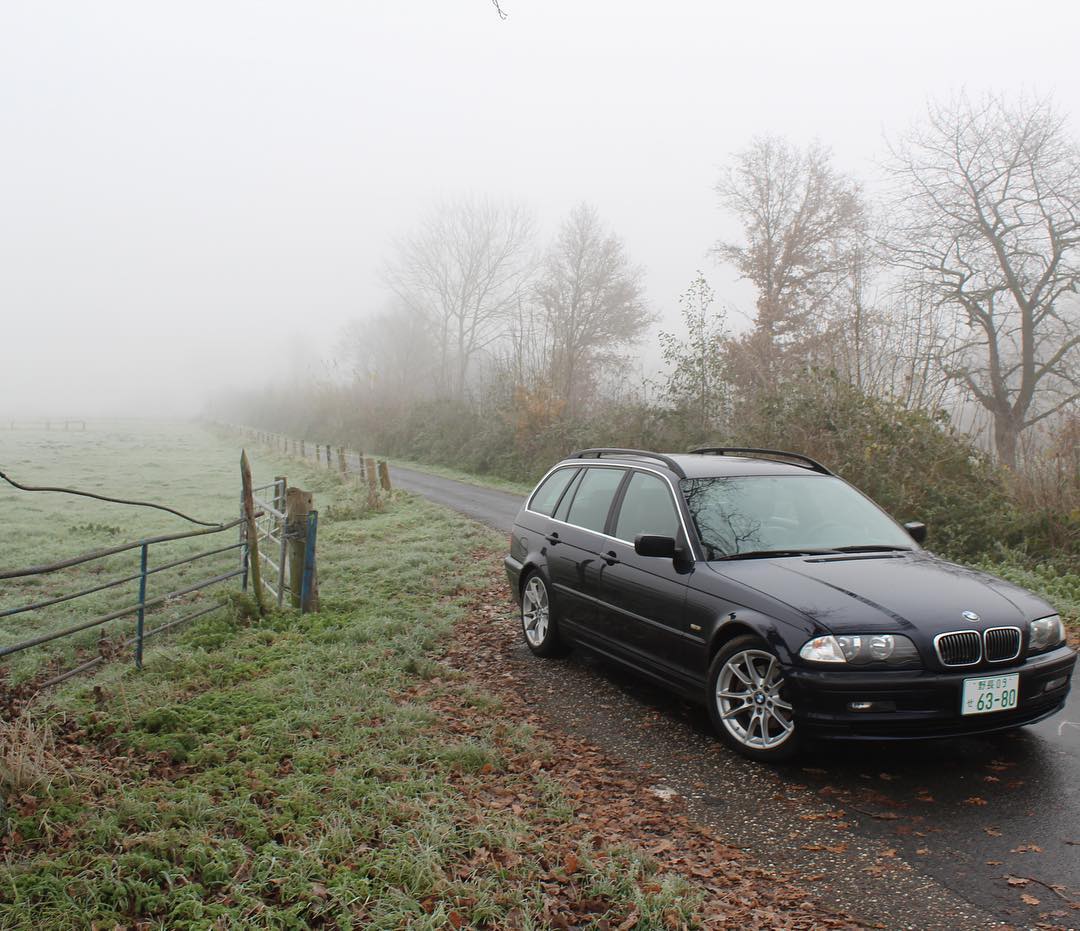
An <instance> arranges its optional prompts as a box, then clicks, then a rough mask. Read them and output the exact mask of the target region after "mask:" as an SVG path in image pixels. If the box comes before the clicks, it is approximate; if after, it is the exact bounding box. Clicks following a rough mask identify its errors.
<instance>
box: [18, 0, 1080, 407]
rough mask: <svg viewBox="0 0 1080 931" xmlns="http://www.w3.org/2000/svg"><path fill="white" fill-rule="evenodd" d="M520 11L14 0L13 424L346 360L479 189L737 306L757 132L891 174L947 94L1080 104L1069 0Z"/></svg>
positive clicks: (1074, 20)
mask: <svg viewBox="0 0 1080 931" xmlns="http://www.w3.org/2000/svg"><path fill="white" fill-rule="evenodd" d="M502 6H503V9H504V10H505V11H506V13H507V14H508V16H507V18H506V19H505V20H502V19H500V17H499V15H498V12H497V10H496V9H495V7H494V6H493V5H492V4H491V3H490V2H489V0H458V2H455V3H448V2H446V0H442V2H434V0H414V2H410V3H388V2H384V3H373V2H363V0H351V2H338V3H330V2H316V3H304V4H300V3H284V2H266V0H260V2H258V3H254V2H250V3H240V2H228V3H220V2H219V3H197V2H188V3H183V4H161V3H146V2H127V3H118V2H108V0H96V2H94V3H82V2H79V3H76V2H69V3H60V2H54V3H42V2H15V0H7V2H5V3H4V4H2V5H0V314H2V323H3V326H2V330H0V333H2V336H0V417H3V418H8V417H13V418H31V417H61V418H62V417H66V416H71V417H82V416H91V417H92V416H101V415H150V414H167V415H187V414H192V413H195V412H197V411H198V410H199V408H200V407H201V405H202V404H203V401H204V400H205V399H206V398H207V397H212V396H214V395H215V394H217V393H219V392H222V391H224V390H227V389H230V388H232V387H235V386H237V385H251V384H255V383H260V382H262V381H266V380H271V379H272V380H276V381H280V382H283V381H285V380H287V379H289V378H291V377H293V375H295V374H296V373H298V372H304V371H324V370H328V369H327V366H329V364H330V363H329V361H328V360H329V358H330V356H331V354H332V350H333V346H334V343H335V339H336V334H337V333H338V331H339V330H340V328H341V327H342V326H343V325H344V324H345V323H346V322H347V321H349V320H351V319H353V318H356V317H358V316H363V315H364V314H367V313H371V312H374V311H378V310H380V309H382V308H383V307H384V306H385V303H386V300H387V294H386V288H385V286H384V284H383V283H382V281H381V278H380V274H379V269H380V266H381V265H382V263H383V261H384V260H385V258H386V256H387V254H388V250H389V246H390V243H391V242H392V241H393V239H394V237H395V236H399V235H401V234H403V233H405V232H407V231H408V230H409V228H410V227H411V226H412V225H414V224H415V223H416V222H417V221H418V219H419V218H420V217H421V216H422V215H423V213H424V212H425V210H426V209H427V208H428V207H429V206H430V205H431V204H432V203H434V202H436V201H438V200H440V199H441V198H447V197H455V196H459V195H462V194H487V195H491V196H494V197H499V198H513V199H516V200H520V201H523V202H524V203H525V204H527V205H528V206H530V207H531V208H532V209H533V210H534V211H535V213H536V216H537V219H538V224H539V229H540V233H541V236H540V239H541V241H543V239H544V238H546V237H547V236H549V235H550V234H551V232H552V231H553V230H554V229H555V228H556V226H557V225H558V223H559V222H560V220H561V218H562V217H563V216H564V215H565V214H566V213H567V211H569V210H570V209H571V208H572V207H573V205H575V204H576V203H579V202H580V201H582V200H586V201H588V202H590V203H591V204H593V205H594V206H595V207H596V209H597V211H598V213H599V215H600V216H601V217H602V218H603V219H604V221H605V223H607V224H608V225H609V226H610V227H611V228H612V229H614V230H615V231H616V232H617V233H618V234H619V235H620V236H621V237H622V238H623V240H624V241H625V245H626V248H627V250H628V252H629V254H630V255H631V256H632V257H633V259H634V260H635V261H636V262H638V263H640V264H642V265H643V266H645V268H646V270H647V277H646V279H645V280H646V284H647V295H648V299H649V302H650V304H651V306H652V307H653V308H654V309H655V310H656V311H657V312H659V313H660V314H661V315H662V319H663V320H667V321H669V322H670V321H671V320H672V319H673V314H674V312H675V310H676V308H677V305H676V298H677V296H678V294H679V293H680V292H681V291H683V290H684V289H685V288H686V286H687V284H688V282H689V281H690V280H691V278H692V277H693V276H694V273H695V270H696V269H698V268H701V269H702V270H703V271H704V272H705V274H706V276H707V277H708V278H709V280H710V282H711V284H712V285H713V287H714V288H715V289H716V291H717V293H718V297H719V298H720V300H722V301H724V302H725V303H727V304H729V305H731V306H732V307H733V308H734V309H735V311H736V314H737V313H738V312H742V313H743V314H748V313H749V312H750V311H751V310H752V307H753V292H752V291H751V290H750V289H749V287H748V286H747V285H746V284H745V283H741V282H738V281H737V280H736V276H735V272H734V271H733V270H732V269H731V268H729V267H723V266H720V265H718V264H717V263H716V262H715V261H714V260H713V259H712V258H710V257H709V255H708V251H709V248H710V246H711V244H712V243H713V242H714V241H715V240H717V239H718V238H719V237H721V236H726V237H731V236H737V229H735V228H734V227H733V225H732V221H731V220H730V219H729V218H727V217H726V216H725V214H724V213H723V212H721V211H720V210H719V208H718V206H717V200H716V196H715V194H714V192H713V187H714V185H715V183H716V181H717V177H718V172H719V169H720V167H721V166H722V165H723V164H725V162H726V161H727V160H728V158H729V157H730V155H731V153H732V152H733V151H735V150H737V149H739V148H741V147H743V146H745V145H746V143H747V142H748V141H749V140H750V139H751V138H752V137H753V136H754V135H755V134H761V133H767V132H772V133H779V134H782V135H785V136H787V137H789V138H790V139H792V140H793V141H794V142H795V143H797V144H806V143H808V142H810V141H812V140H814V139H818V140H820V141H821V142H823V143H825V144H826V145H828V146H830V147H831V148H832V149H833V151H834V154H835V160H836V164H837V165H838V166H839V167H840V168H842V169H843V170H845V171H847V172H850V173H852V174H853V175H855V176H856V177H858V178H860V179H862V180H863V181H864V182H866V183H867V184H868V185H870V186H873V185H874V184H875V183H876V179H877V178H878V177H879V164H878V163H879V160H880V159H881V158H882V157H883V155H884V154H885V151H886V148H885V142H884V140H885V138H886V137H887V136H891V135H894V134H896V133H900V132H902V131H903V130H904V129H905V127H907V126H908V125H909V124H910V123H911V121H913V120H915V119H917V118H918V117H919V116H920V114H921V113H922V112H923V110H924V108H925V103H926V100H927V98H928V97H931V96H940V95H948V94H950V93H954V92H957V91H960V90H962V89H966V90H968V91H972V92H977V91H981V90H984V89H985V90H993V91H1010V92H1021V91H1030V92H1033V93H1048V92H1050V93H1052V94H1053V95H1054V98H1055V100H1056V102H1057V105H1058V106H1059V107H1060V108H1061V109H1062V110H1063V111H1065V112H1066V113H1072V114H1073V116H1075V113H1076V110H1077V107H1078V102H1080V69H1077V67H1076V53H1077V39H1076V37H1077V35H1078V34H1080V31H1078V27H1080V5H1077V4H1075V3H1064V2H1062V3H1042V4H1029V5H1027V6H1025V7H1023V8H1021V7H1018V6H1017V5H1016V4H1014V3H988V2H984V0H980V2H977V3H976V2H969V3H949V4H942V3H933V4H929V3H925V4H916V3H909V4H892V5H889V6H888V7H886V6H883V5H871V4H865V3H844V4H841V3H824V2H823V3H816V4H807V3H771V4H757V5H748V4H740V5H730V4H721V3H716V2H701V0H697V2H686V3H682V4H659V3H641V2H627V0H620V2H614V0H605V2H599V0H597V2H593V3H590V4H581V3H575V2H569V0H543V2H539V0H532V2H528V0H505V2H503V4H502ZM1074 125H1075V123H1074ZM661 325H663V323H661ZM649 344H650V341H649V340H646V342H645V345H646V346H648V345H649ZM651 360H652V357H651V356H650V355H649V350H648V349H646V351H645V363H646V364H650V363H651Z"/></svg>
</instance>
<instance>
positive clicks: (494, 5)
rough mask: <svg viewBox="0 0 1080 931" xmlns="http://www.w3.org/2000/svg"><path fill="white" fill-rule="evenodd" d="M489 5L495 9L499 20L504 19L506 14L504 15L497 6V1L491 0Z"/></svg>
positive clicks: (501, 9)
mask: <svg viewBox="0 0 1080 931" xmlns="http://www.w3.org/2000/svg"><path fill="white" fill-rule="evenodd" d="M491 5H492V6H493V7H495V12H496V13H498V14H499V19H506V13H504V12H503V8H502V7H501V6H499V0H491Z"/></svg>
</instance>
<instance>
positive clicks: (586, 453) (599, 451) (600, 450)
mask: <svg viewBox="0 0 1080 931" xmlns="http://www.w3.org/2000/svg"><path fill="white" fill-rule="evenodd" d="M604 456H642V457H644V458H645V459H658V460H659V461H660V462H662V463H663V464H664V465H666V466H667V467H668V468H669V469H671V471H672V472H674V473H675V474H676V475H677V476H679V478H686V473H685V472H684V471H683V467H682V466H681V465H679V464H678V463H677V462H676V461H675V460H674V459H672V458H671V456H665V455H664V454H663V453H650V452H649V451H648V450H645V449H618V448H615V447H609V446H598V447H595V448H592V449H579V450H578V451H577V452H576V453H571V454H570V455H569V456H567V457H566V458H567V459H588V458H590V457H592V458H596V459H600V458H602V457H604Z"/></svg>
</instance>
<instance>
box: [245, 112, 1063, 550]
mask: <svg viewBox="0 0 1080 931" xmlns="http://www.w3.org/2000/svg"><path fill="white" fill-rule="evenodd" d="M878 181H879V182H880V183H878V184H876V185H875V187H874V193H872V194H871V193H870V192H869V191H868V190H867V188H866V187H864V185H862V184H861V183H860V182H859V181H858V180H856V179H855V178H852V177H850V176H848V175H846V174H845V173H844V172H842V171H840V170H839V169H838V168H837V167H836V164H835V162H834V160H833V157H832V155H831V153H830V151H829V150H828V149H827V148H826V147H824V146H822V145H818V144H813V145H810V146H808V147H805V148H802V147H799V146H797V145H794V144H792V143H790V142H789V141H786V140H785V139H783V138H781V137H776V136H768V137H762V138H757V139H754V140H752V141H751V142H750V143H749V144H748V145H747V146H746V147H744V148H743V149H741V150H740V151H738V152H736V153H735V154H734V155H733V156H731V158H730V159H729V162H728V164H727V167H726V168H725V169H724V170H723V172H722V173H721V175H720V177H719V179H718V181H717V184H716V188H715V197H716V199H717V204H718V207H719V208H720V209H722V210H723V211H725V212H727V214H728V215H729V216H730V217H731V218H733V219H734V220H736V221H737V225H738V228H739V229H740V231H741V235H740V236H739V237H738V238H737V239H735V240H733V241H727V240H724V241H719V242H716V243H714V244H713V246H712V249H711V252H712V255H713V257H714V258H715V260H716V261H717V262H718V263H722V264H723V265H725V266H727V267H730V268H734V269H735V270H737V272H738V274H739V275H740V276H741V277H742V278H744V279H746V280H748V281H749V282H750V283H751V284H752V285H753V286H754V289H755V292H756V304H755V308H754V316H753V322H752V326H751V327H750V328H749V329H748V330H744V331H743V332H734V331H733V329H732V327H731V325H730V320H729V316H730V315H729V314H728V312H727V308H726V307H725V306H724V304H723V302H722V301H718V300H717V298H716V295H715V294H714V292H713V290H712V288H711V287H710V285H709V283H708V281H707V279H706V277H705V276H704V275H703V274H699V275H698V277H697V278H696V279H695V280H694V281H692V282H688V283H687V288H686V290H685V292H684V293H683V294H682V295H681V296H680V299H679V300H680V305H681V311H682V316H681V324H682V325H681V327H680V328H679V329H678V330H676V331H674V332H662V333H661V334H660V335H659V347H658V348H659V351H660V355H661V357H662V360H663V367H662V369H661V370H660V371H658V372H656V373H655V374H653V375H651V376H650V375H648V374H647V373H646V374H645V375H642V373H641V371H640V367H639V366H638V365H637V364H636V363H635V353H636V352H637V351H639V349H640V342H641V340H642V339H643V338H644V337H645V336H646V334H648V333H650V332H651V329H652V326H653V325H654V323H655V322H656V319H657V318H656V314H655V313H654V310H653V308H651V307H650V305H649V302H648V301H647V300H646V297H645V292H646V286H645V274H644V271H643V270H642V269H641V268H640V267H639V266H638V265H636V264H635V262H634V260H633V258H632V257H631V256H630V255H629V254H628V252H627V249H626V245H625V243H624V242H623V241H622V239H621V238H620V237H619V236H618V235H617V233H616V232H615V231H613V230H611V229H609V228H608V227H607V225H606V224H605V222H604V220H603V218H602V217H601V216H600V215H599V214H598V213H597V211H596V210H595V209H594V208H593V207H591V206H590V205H588V204H586V203H583V204H580V205H578V206H577V207H575V208H574V209H573V210H572V211H571V212H570V213H569V214H568V215H567V216H566V217H565V218H564V219H563V220H562V222H561V224H560V225H559V227H558V230H557V231H556V233H555V235H554V236H553V237H552V238H551V240H550V241H549V242H547V243H539V242H538V236H537V230H536V224H535V220H534V218H533V216H532V214H531V213H530V212H529V211H528V210H527V209H525V208H524V207H522V206H520V205H517V204H510V203H505V202H498V201H495V200H492V199H488V198H484V197H468V198H461V199H458V200H453V201H448V202H445V203H442V204H440V205H437V206H435V207H433V208H432V209H431V211H430V212H429V213H428V214H427V216H426V217H425V218H424V219H423V221H422V222H421V223H420V224H419V225H418V226H417V227H416V228H415V229H414V230H412V231H411V232H410V233H409V234H408V235H406V236H404V237H402V238H401V239H399V240H397V241H396V242H395V243H394V244H393V246H392V248H391V250H390V254H389V257H388V258H387V260H386V263H385V266H384V268H383V272H382V275H383V280H384V282H385V284H386V286H387V290H388V292H389V294H390V295H391V301H390V303H389V304H388V305H387V307H386V309H385V310H383V311H382V312H381V313H377V314H374V315H371V316H368V317H366V318H364V319H361V320H357V321H356V322H355V323H354V324H352V325H350V326H349V327H348V328H347V329H346V330H345V332H343V333H342V335H341V339H340V343H339V347H338V357H339V362H340V364H341V366H342V367H343V370H344V371H346V372H347V373H348V377H347V378H346V379H340V378H338V379H330V380H326V381H323V382H313V383H312V384H310V385H308V386H306V388H305V389H304V390H302V391H301V392H299V394H298V393H297V392H296V391H295V390H293V389H290V390H289V391H274V390H271V391H269V392H260V393H258V394H254V395H252V396H250V397H247V398H237V399H233V401H232V402H231V404H230V405H229V408H230V411H229V412H230V413H232V414H235V415H236V416H238V417H240V418H241V419H247V420H249V421H256V422H261V423H262V424H263V425H265V426H268V427H271V428H275V429H290V430H292V431H293V432H295V433H297V434H300V435H308V436H310V437H311V438H312V439H319V438H320V436H321V437H322V438H324V439H325V438H331V436H333V438H336V437H343V436H346V435H347V436H348V437H349V438H350V440H352V441H354V442H358V443H360V444H363V445H367V446H368V447H369V448H378V449H379V450H380V451H382V452H386V453H390V454H397V455H408V456H412V457H415V458H420V459H428V460H438V461H442V462H446V463H449V464H453V465H458V466H464V467H468V468H473V469H477V470H481V471H492V472H499V473H501V474H504V475H510V476H513V477H517V478H531V477H533V476H534V475H535V474H536V473H537V472H538V471H541V470H542V469H543V468H544V467H545V466H546V465H548V464H550V462H551V461H553V460H554V459H556V458H558V457H559V456H561V455H563V454H565V452H566V451H567V450H568V449H569V448H570V447H572V446H575V445H596V444H601V443H611V444H613V445H643V446H646V447H652V448H666V449H678V448H685V447H686V446H688V445H690V444H694V443H704V442H709V443H728V444H732V445H744V444H749V443H762V444H766V445H774V446H781V447H788V448H795V449H799V450H802V451H805V452H810V453H817V454H818V455H821V456H823V457H824V458H825V459H826V460H827V461H829V462H830V464H832V465H835V466H837V467H838V468H840V471H841V473H842V474H845V475H846V476H847V477H850V478H852V479H853V480H855V481H856V483H857V484H860V485H861V487H863V488H864V489H865V490H867V491H868V492H870V493H871V494H875V493H876V494H877V495H879V496H881V497H882V499H883V500H884V503H886V504H887V505H888V504H890V503H895V504H896V506H898V507H899V506H903V507H912V506H922V507H923V508H924V511H925V509H926V508H929V509H930V510H931V511H933V510H935V509H937V510H940V511H941V515H942V519H943V520H944V519H945V515H946V514H950V515H952V518H951V520H952V522H953V524H955V523H956V518H955V515H956V514H958V513H959V512H960V511H964V512H965V513H966V511H970V512H971V516H972V520H971V521H970V522H969V523H970V526H967V527H966V529H963V530H961V529H958V528H957V527H956V526H954V527H953V528H952V529H951V530H949V531H946V534H948V533H954V535H955V536H956V540H954V541H953V544H954V545H955V547H957V548H958V549H962V550H972V548H973V547H975V548H977V541H976V537H977V536H978V535H979V534H980V533H987V534H988V535H989V536H991V537H992V536H993V534H994V532H993V527H992V526H991V525H990V524H986V525H985V526H984V525H983V523H982V519H981V518H979V519H976V517H977V513H978V512H986V513H989V512H990V511H991V510H997V511H998V512H999V513H998V517H1000V515H1001V514H1003V513H1005V511H1007V510H1010V509H1011V510H1012V511H1014V512H1015V513H1016V515H1026V517H1025V518H1023V519H1021V517H1020V516H1017V524H1016V526H1017V531H1016V534H1017V536H1016V539H1015V541H1014V542H1015V543H1016V544H1017V545H1021V544H1023V545H1030V540H1031V539H1032V527H1031V526H1030V524H1031V521H1035V522H1036V523H1037V524H1038V526H1039V528H1040V529H1039V533H1041V534H1042V535H1043V538H1044V543H1045V544H1046V546H1047V548H1056V549H1060V548H1062V547H1064V548H1065V549H1066V550H1069V551H1071V552H1073V553H1075V545H1076V542H1077V536H1076V534H1077V523H1078V522H1077V518H1076V513H1077V508H1078V503H1080V502H1078V499H1080V475H1078V472H1080V453H1078V451H1077V450H1078V445H1080V444H1078V442H1077V441H1078V439H1080V293H1078V292H1080V149H1078V146H1077V143H1076V140H1075V139H1073V138H1072V137H1071V136H1070V135H1069V130H1068V128H1067V123H1066V120H1065V117H1064V116H1063V114H1061V113H1060V112H1059V111H1058V110H1057V109H1056V108H1055V107H1054V105H1053V104H1052V102H1050V101H1047V100H1040V99H1009V98H1006V97H1002V96H985V97H981V98H978V99H972V98H968V97H964V96H960V97H957V98H954V99H952V100H950V101H947V102H939V103H934V104H931V105H930V106H929V107H928V111H927V114H926V116H925V117H924V119H923V120H922V121H921V122H920V123H919V124H917V125H916V126H915V127H914V128H913V129H912V130H911V131H909V132H908V133H907V135H905V136H904V137H902V138H900V139H897V140H894V141H893V142H891V143H890V144H889V146H888V152H887V154H886V155H885V157H884V161H883V176H882V178H880V179H878ZM706 245H707V244H703V248H704V247H705V246H706ZM958 427H959V428H961V429H959V430H958V429H957V428H958ZM331 431H336V433H334V434H331V436H328V435H327V434H330V433H331ZM981 446H984V447H986V448H987V449H988V450H989V452H990V453H991V456H990V457H986V456H983V455H981V454H980V452H979V449H980V447H981ZM991 460H993V461H991ZM999 466H1000V467H1003V468H1004V470H1005V471H1004V472H1003V471H1002V470H1001V469H1000V468H998V467H999ZM845 469H846V471H845ZM882 470H888V471H889V474H888V476H886V477H884V478H882V477H881V476H880V475H879V473H881V472H882ZM860 479H861V480H860ZM930 482H937V483H938V488H937V490H936V491H934V490H932V489H929V488H928V487H927V485H928V483H930ZM950 489H951V490H950ZM980 489H981V491H980ZM935 495H937V496H938V498H941V496H942V495H944V496H945V498H941V500H933V499H934V496H935ZM950 495H952V497H951V498H950V497H949V496H950ZM957 496H959V497H957ZM965 496H966V497H965ZM946 498H947V499H948V501H946V500H945V499H946ZM954 498H955V499H956V500H954ZM961 499H962V500H961ZM958 509H959V510H958ZM965 509H966V510H965ZM1070 511H1071V512H1072V515H1073V516H1072V517H1070V516H1069V512H1070ZM1033 515H1041V516H1037V517H1036V516H1033ZM922 516H926V515H925V513H924V514H923V515H922ZM965 535H966V537H965ZM961 537H964V538H965V539H967V537H970V540H968V541H967V542H964V540H962V539H961Z"/></svg>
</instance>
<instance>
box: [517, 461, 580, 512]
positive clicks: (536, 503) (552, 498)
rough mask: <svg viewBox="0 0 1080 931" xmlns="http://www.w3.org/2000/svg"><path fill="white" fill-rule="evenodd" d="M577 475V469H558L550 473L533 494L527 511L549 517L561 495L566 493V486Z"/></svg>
mask: <svg viewBox="0 0 1080 931" xmlns="http://www.w3.org/2000/svg"><path fill="white" fill-rule="evenodd" d="M577 473H578V470H577V469H559V470H558V471H557V472H552V473H551V475H549V476H548V477H547V478H546V479H544V482H543V484H541V486H540V487H539V488H537V489H536V491H534V492H533V496H532V500H531V501H529V510H530V511H536V512H537V513H538V514H546V515H547V516H548V517H550V516H551V515H552V513H553V512H554V510H555V505H557V504H558V503H559V498H560V497H561V496H562V493H563V492H564V491H566V486H567V485H569V484H570V482H571V481H572V480H573V478H574V476H575V475H577Z"/></svg>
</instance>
